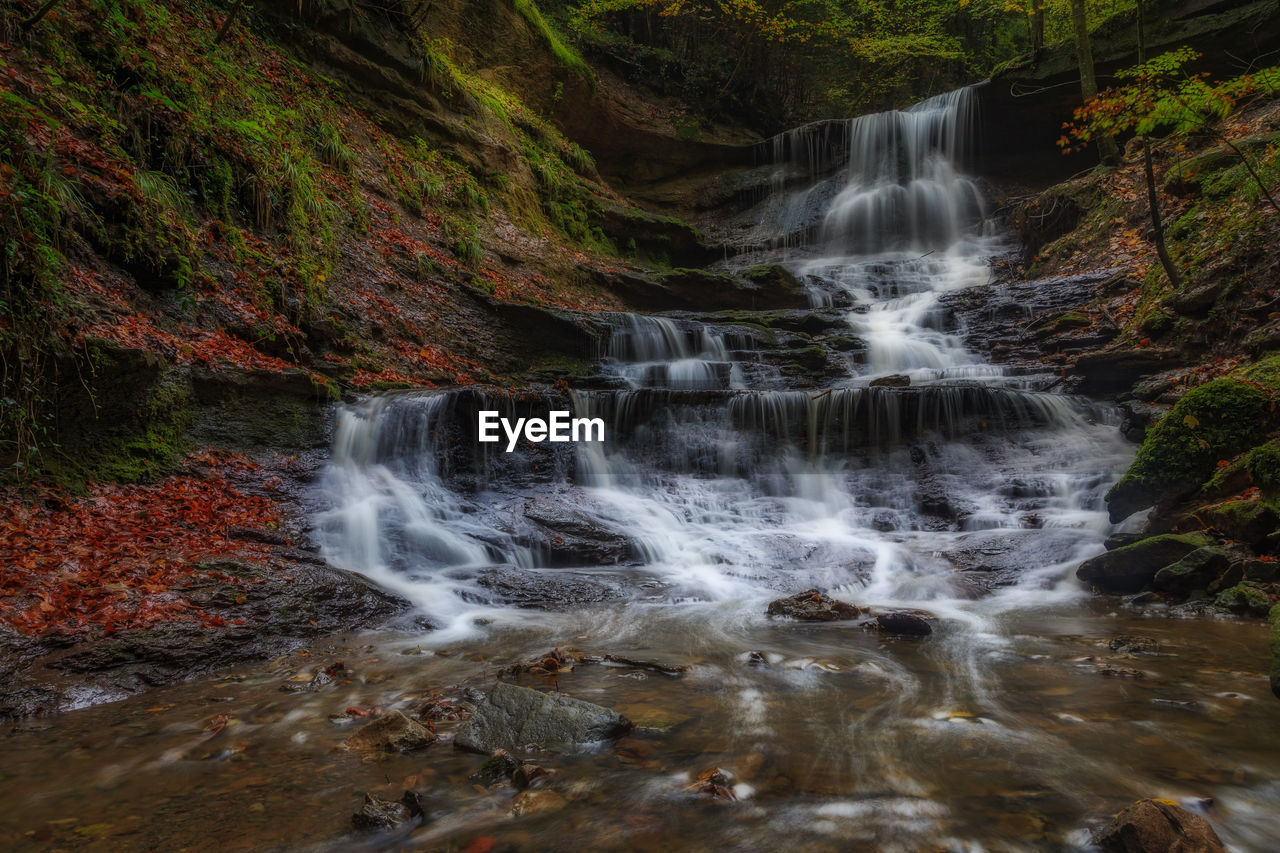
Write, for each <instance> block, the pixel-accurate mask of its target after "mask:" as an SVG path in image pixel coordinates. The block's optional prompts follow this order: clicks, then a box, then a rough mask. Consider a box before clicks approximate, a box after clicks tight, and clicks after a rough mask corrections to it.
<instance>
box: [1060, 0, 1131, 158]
mask: <svg viewBox="0 0 1280 853" xmlns="http://www.w3.org/2000/svg"><path fill="white" fill-rule="evenodd" d="M1071 27H1072V29H1073V30H1075V37H1076V58H1077V60H1078V61H1079V64H1080V95H1081V96H1082V97H1083V98H1084V99H1085V100H1086V101H1088V100H1089V99H1090V98H1094V97H1097V95H1098V78H1097V76H1096V75H1095V74H1094V70H1093V44H1092V42H1091V41H1090V39H1089V18H1088V15H1087V14H1086V13H1085V8H1084V0H1071ZM1097 142H1098V153H1099V155H1101V157H1102V162H1104V163H1115V162H1118V161H1119V159H1120V150H1119V149H1118V148H1117V147H1116V141H1115V139H1113V138H1112V137H1111V136H1110V135H1108V134H1101V135H1099V136H1098V139H1097Z"/></svg>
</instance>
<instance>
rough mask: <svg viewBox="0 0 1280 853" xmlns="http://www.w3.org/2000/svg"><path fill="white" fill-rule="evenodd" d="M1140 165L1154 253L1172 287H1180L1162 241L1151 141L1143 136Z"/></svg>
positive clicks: (1175, 268)
mask: <svg viewBox="0 0 1280 853" xmlns="http://www.w3.org/2000/svg"><path fill="white" fill-rule="evenodd" d="M1142 166H1143V169H1144V171H1146V173H1147V206H1148V207H1149V208H1150V210H1151V230H1152V231H1153V232H1154V234H1155V244H1156V255H1158V256H1159V258H1160V265H1161V266H1162V267H1164V272H1165V275H1167V276H1169V283H1170V284H1172V285H1173V286H1174V287H1181V286H1182V273H1180V272H1178V268H1177V267H1176V266H1175V265H1174V263H1173V257H1172V256H1171V255H1170V254H1169V246H1168V245H1167V244H1166V243H1165V241H1164V222H1163V221H1162V219H1161V217H1160V196H1159V195H1158V194H1157V193H1156V172H1155V169H1154V168H1153V167H1152V165H1151V142H1150V141H1149V140H1148V139H1147V138H1146V137H1145V136H1144V137H1143V138H1142Z"/></svg>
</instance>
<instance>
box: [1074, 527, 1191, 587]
mask: <svg viewBox="0 0 1280 853" xmlns="http://www.w3.org/2000/svg"><path fill="white" fill-rule="evenodd" d="M1212 541H1213V540H1212V539H1210V538H1209V537H1208V536H1205V535H1204V534H1202V533H1191V534H1186V535H1174V534H1165V535H1163V536H1152V537H1150V538H1149V539H1143V540H1142V541H1141V542H1135V543H1133V544H1132V545H1125V546H1123V547H1120V548H1116V549H1115V550H1114V551H1107V552H1106V553H1105V554H1099V555H1098V556H1096V557H1093V558H1091V559H1088V560H1085V561H1084V562H1083V563H1081V564H1080V568H1078V569H1076V577H1077V578H1079V579H1080V580H1082V581H1084V582H1085V583H1087V584H1092V585H1093V586H1095V587H1097V588H1098V589H1099V590H1101V591H1102V592H1138V591H1139V590H1141V589H1142V588H1143V587H1144V586H1146V585H1147V584H1148V583H1150V582H1151V580H1152V579H1153V578H1154V577H1155V576H1156V572H1158V571H1160V570H1161V569H1162V568H1164V567H1165V566H1167V565H1169V564H1170V563H1174V562H1177V561H1178V560H1181V559H1182V558H1183V557H1185V556H1187V555H1188V554H1190V553H1191V552H1192V551H1195V550H1196V549H1198V548H1203V547H1205V546H1206V545H1210V544H1212Z"/></svg>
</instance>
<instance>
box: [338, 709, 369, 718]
mask: <svg viewBox="0 0 1280 853" xmlns="http://www.w3.org/2000/svg"><path fill="white" fill-rule="evenodd" d="M344 713H346V714H349V715H350V716H352V717H367V716H369V712H368V711H366V710H364V709H363V708H355V707H352V708H348V709H347V710H346V711H345V712H344Z"/></svg>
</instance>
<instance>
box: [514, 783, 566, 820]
mask: <svg viewBox="0 0 1280 853" xmlns="http://www.w3.org/2000/svg"><path fill="white" fill-rule="evenodd" d="M568 804H569V801H568V800H566V799H565V798H564V797H563V796H562V795H561V794H558V793H556V792H555V791H547V790H542V789H539V790H532V791H521V792H520V793H518V794H516V798H515V799H514V800H512V801H511V816H512V817H528V816H529V815H535V814H541V813H546V812H554V811H559V810H560V809H562V808H564V807H565V806H567V805H568Z"/></svg>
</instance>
